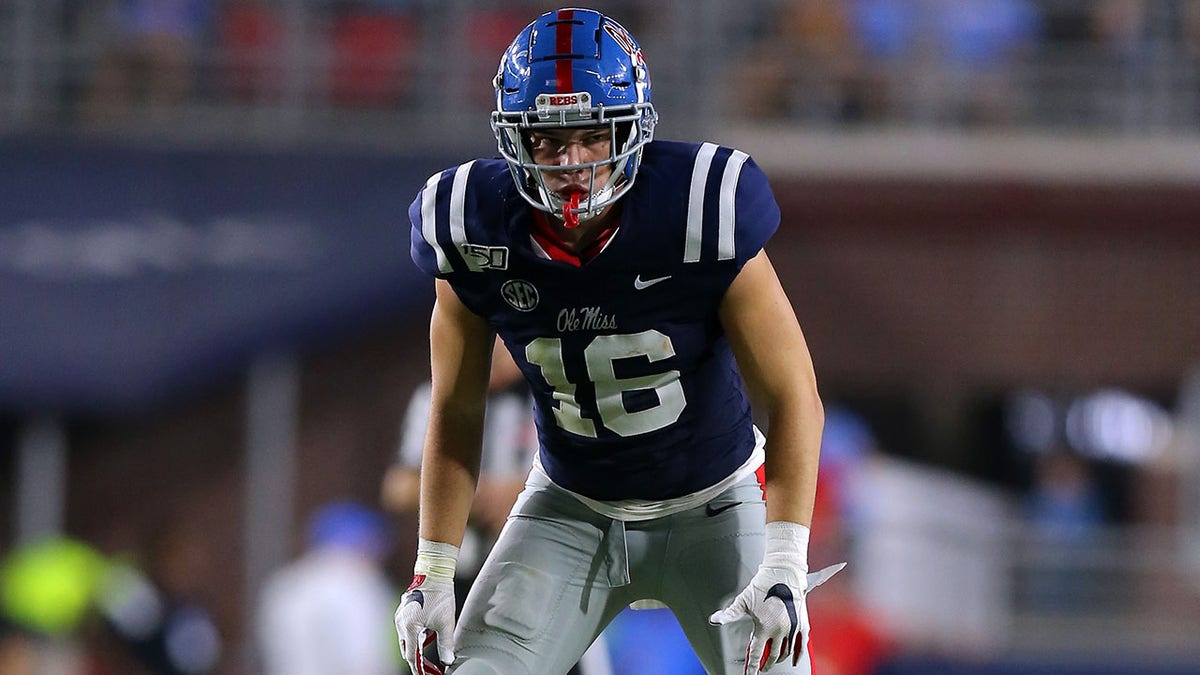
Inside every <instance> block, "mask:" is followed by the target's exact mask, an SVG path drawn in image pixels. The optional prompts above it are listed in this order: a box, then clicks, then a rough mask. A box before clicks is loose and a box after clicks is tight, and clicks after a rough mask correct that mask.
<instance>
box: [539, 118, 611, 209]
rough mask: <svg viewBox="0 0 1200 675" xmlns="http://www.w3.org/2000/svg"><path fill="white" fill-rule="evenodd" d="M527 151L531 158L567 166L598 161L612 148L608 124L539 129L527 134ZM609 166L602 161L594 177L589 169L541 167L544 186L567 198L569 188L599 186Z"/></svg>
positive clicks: (542, 162)
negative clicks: (561, 169)
mask: <svg viewBox="0 0 1200 675" xmlns="http://www.w3.org/2000/svg"><path fill="white" fill-rule="evenodd" d="M529 152H530V154H531V155H532V157H533V161H534V162H537V163H538V164H542V165H550V166H570V165H578V164H587V163H589V162H599V161H603V160H605V159H608V158H609V155H610V153H611V152H612V134H611V132H610V130H609V127H607V126H604V127H582V128H575V129H539V130H536V131H532V132H530V134H529ZM611 172H612V166H611V165H609V164H601V165H600V166H597V167H596V175H595V178H594V179H593V177H592V171H591V169H574V170H563V171H553V170H547V171H543V172H542V175H543V176H544V177H545V179H546V187H548V188H550V190H551V191H553V192H555V193H557V194H558V196H559V197H563V198H566V197H568V196H569V195H570V194H571V193H572V192H586V191H587V190H588V189H589V188H595V189H599V188H600V187H601V186H602V185H604V184H605V183H606V182H607V181H608V176H609V174H610V173H611Z"/></svg>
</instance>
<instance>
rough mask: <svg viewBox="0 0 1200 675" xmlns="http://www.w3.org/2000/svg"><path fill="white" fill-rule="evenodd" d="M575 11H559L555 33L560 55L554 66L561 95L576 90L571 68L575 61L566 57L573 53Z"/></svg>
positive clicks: (556, 46)
mask: <svg viewBox="0 0 1200 675" xmlns="http://www.w3.org/2000/svg"><path fill="white" fill-rule="evenodd" d="M574 19H575V10H573V9H560V10H559V11H558V25H557V26H556V27H555V31H554V46H555V48H556V51H557V52H558V54H559V59H558V61H557V62H556V63H555V64H554V79H555V81H556V82H555V84H556V85H557V86H558V92H557V93H559V94H565V93H569V92H571V91H574V90H575V81H574V80H575V77H574V74H573V71H572V68H571V66H572V65H573V61H574V59H571V58H569V57H567V58H564V56H565V55H569V54H571V53H572V51H571V48H572V46H573V43H574V36H575V24H574V22H573V21H574Z"/></svg>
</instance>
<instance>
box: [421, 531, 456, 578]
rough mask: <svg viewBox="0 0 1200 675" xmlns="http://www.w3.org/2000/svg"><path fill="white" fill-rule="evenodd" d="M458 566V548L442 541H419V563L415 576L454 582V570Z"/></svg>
mask: <svg viewBox="0 0 1200 675" xmlns="http://www.w3.org/2000/svg"><path fill="white" fill-rule="evenodd" d="M457 565H458V547H457V546H455V545H453V544H445V543H442V542H440V541H429V540H428V539H418V540H417V562H416V564H415V565H413V574H424V575H425V576H426V577H428V578H430V579H434V580H439V581H454V568H455V567H456V566H457Z"/></svg>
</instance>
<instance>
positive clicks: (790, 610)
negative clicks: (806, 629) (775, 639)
mask: <svg viewBox="0 0 1200 675" xmlns="http://www.w3.org/2000/svg"><path fill="white" fill-rule="evenodd" d="M769 598H775V599H777V600H779V601H780V602H782V603H783V607H784V609H786V610H787V614H788V619H789V620H790V621H791V622H792V629H791V630H789V631H788V635H789V636H791V635H792V634H794V633H795V632H796V627H797V626H799V625H800V619H799V617H798V616H797V615H796V600H795V598H794V597H793V596H792V589H790V588H788V586H787V584H775V585H774V586H772V587H770V588H769V589H767V599H769ZM789 651H790V650H789Z"/></svg>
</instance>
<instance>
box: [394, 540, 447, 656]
mask: <svg viewBox="0 0 1200 675" xmlns="http://www.w3.org/2000/svg"><path fill="white" fill-rule="evenodd" d="M457 564H458V547H457V546H452V545H450V544H443V543H441V542H435V541H427V540H425V539H421V540H419V542H418V544H417V563H416V565H414V566H413V580H412V583H410V584H409V585H408V590H406V591H405V592H404V595H403V596H401V597H400V606H399V607H398V608H396V616H395V619H396V634H397V636H398V637H399V638H400V653H401V654H402V655H403V656H404V660H405V661H407V662H408V667H409V668H410V669H412V672H413V673H414V675H442V671H443V669H444V668H445V667H447V666H449V665H450V664H451V663H452V662H453V661H454V610H455V602H454V567H455V565H457ZM435 640H436V641H437V659H438V661H439V662H440V663H431V662H430V661H428V660H426V659H425V656H424V654H423V653H422V652H423V650H424V649H425V647H428V646H429V645H430V643H432V642H434V641H435Z"/></svg>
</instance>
